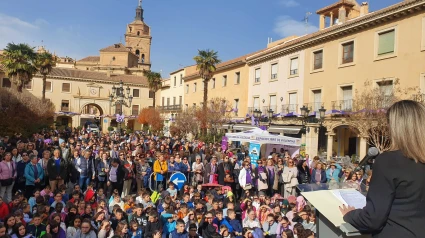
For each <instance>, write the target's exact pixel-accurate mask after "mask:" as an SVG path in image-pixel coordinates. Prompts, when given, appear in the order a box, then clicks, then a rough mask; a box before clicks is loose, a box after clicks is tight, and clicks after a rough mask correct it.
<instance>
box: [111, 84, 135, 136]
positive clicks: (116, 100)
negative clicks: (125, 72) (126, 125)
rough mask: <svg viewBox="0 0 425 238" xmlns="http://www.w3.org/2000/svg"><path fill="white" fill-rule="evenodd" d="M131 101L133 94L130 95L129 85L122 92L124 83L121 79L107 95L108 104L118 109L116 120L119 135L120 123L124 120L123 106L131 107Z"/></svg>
mask: <svg viewBox="0 0 425 238" xmlns="http://www.w3.org/2000/svg"><path fill="white" fill-rule="evenodd" d="M126 94H127V96H126ZM132 101H133V95H130V87H129V86H127V88H126V89H125V93H124V83H123V82H122V80H121V81H120V83H119V85H118V87H115V85H114V86H112V93H111V94H110V95H109V104H110V106H111V107H115V108H117V109H118V111H117V114H118V115H117V122H118V132H119V134H120V135H121V124H122V123H123V121H124V112H123V106H125V107H131V103H132ZM127 102H128V103H127Z"/></svg>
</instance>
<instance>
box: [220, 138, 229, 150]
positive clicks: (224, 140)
mask: <svg viewBox="0 0 425 238" xmlns="http://www.w3.org/2000/svg"><path fill="white" fill-rule="evenodd" d="M227 146H228V143H227V137H226V136H223V138H221V149H222V150H223V151H226V150H227Z"/></svg>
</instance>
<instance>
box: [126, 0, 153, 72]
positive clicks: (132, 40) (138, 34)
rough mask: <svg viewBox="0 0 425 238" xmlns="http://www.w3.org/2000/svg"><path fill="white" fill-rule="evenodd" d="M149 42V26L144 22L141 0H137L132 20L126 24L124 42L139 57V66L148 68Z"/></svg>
mask: <svg viewBox="0 0 425 238" xmlns="http://www.w3.org/2000/svg"><path fill="white" fill-rule="evenodd" d="M151 43H152V36H151V32H150V27H149V26H148V25H146V23H145V22H144V18H143V8H142V0H139V5H138V6H137V8H136V16H135V17H134V21H133V22H131V23H130V24H128V25H127V30H126V33H125V44H126V47H127V48H129V49H130V50H131V52H133V53H134V54H136V55H137V56H138V57H139V67H140V68H143V69H150V67H151V60H150V54H151Z"/></svg>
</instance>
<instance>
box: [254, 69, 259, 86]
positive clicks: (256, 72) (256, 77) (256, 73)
mask: <svg viewBox="0 0 425 238" xmlns="http://www.w3.org/2000/svg"><path fill="white" fill-rule="evenodd" d="M260 77H261V73H260V68H258V69H255V80H254V83H259V82H260Z"/></svg>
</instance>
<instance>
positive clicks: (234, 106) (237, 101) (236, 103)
mask: <svg viewBox="0 0 425 238" xmlns="http://www.w3.org/2000/svg"><path fill="white" fill-rule="evenodd" d="M238 108H239V99H235V100H234V101H233V109H238ZM235 111H237V110H235Z"/></svg>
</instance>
